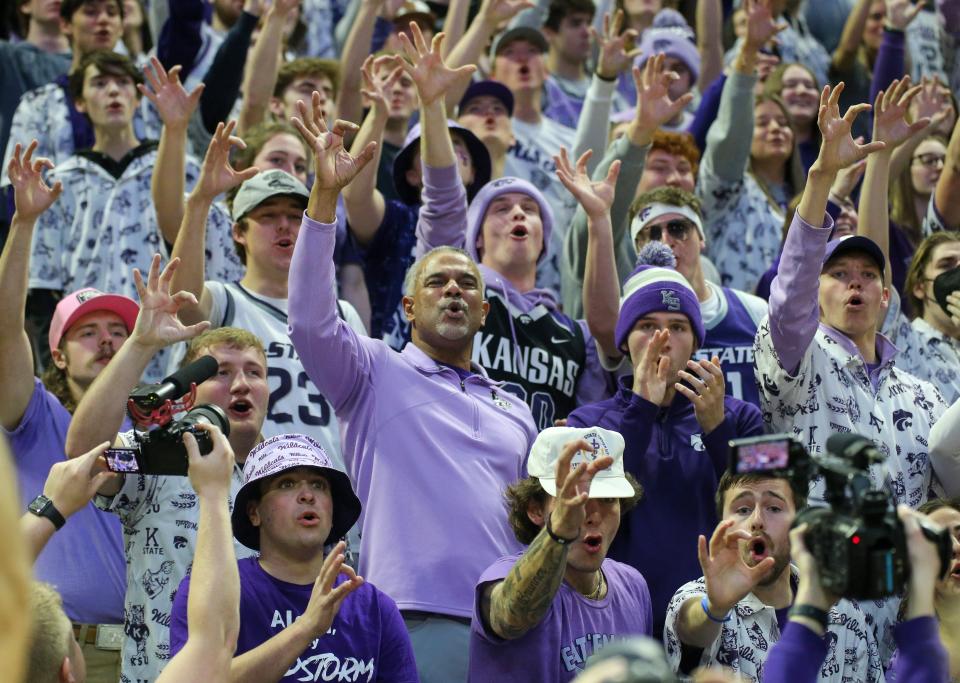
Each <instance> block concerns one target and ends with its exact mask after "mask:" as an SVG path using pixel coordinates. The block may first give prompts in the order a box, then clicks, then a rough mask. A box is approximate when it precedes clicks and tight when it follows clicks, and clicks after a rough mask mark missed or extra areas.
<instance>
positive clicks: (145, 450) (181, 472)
mask: <svg viewBox="0 0 960 683" xmlns="http://www.w3.org/2000/svg"><path fill="white" fill-rule="evenodd" d="M218 367H219V364H218V363H217V359H216V358H214V357H213V356H203V357H202V358H198V359H197V360H195V361H194V362H192V363H190V364H189V365H185V366H184V367H182V368H180V369H179V370H178V371H177V372H175V373H173V374H172V375H170V376H169V377H167V378H166V379H164V380H163V381H162V382H160V383H158V384H144V385H141V386H139V387H137V388H136V389H134V390H133V392H132V393H131V394H130V397H129V399H128V400H127V410H128V412H129V413H130V417H131V418H132V419H133V421H134V424H135V425H140V426H145V427H147V429H143V430H138V429H134V432H133V436H134V439H136V442H137V446H136V448H108V449H107V450H106V451H105V452H104V454H103V455H104V458H105V459H106V461H107V467H108V468H109V469H110V470H111V471H113V472H123V473H127V474H129V473H138V474H164V475H175V476H186V474H187V464H188V458H187V449H186V446H184V445H183V435H184V434H186V433H187V432H190V433H191V434H193V436H194V438H195V439H196V440H197V447H198V449H199V450H200V454H201V455H206V454H207V453H209V452H210V451H211V450H213V441H212V440H211V438H210V435H209V434H208V433H207V432H206V431H205V430H203V429H200V428H198V426H197V425H200V424H211V425H215V426H217V427H219V428H220V431H222V432H223V433H224V435H229V434H230V421H229V420H228V419H227V415H226V413H224V412H223V410H222V409H221V408H220V407H219V406H215V405H213V404H212V403H203V404H201V405H194V403H195V401H196V398H197V385H198V384H200V383H202V382H204V381H206V380H208V379H209V378H211V377H213V376H214V375H215V374H216V372H217V368H218ZM178 413H186V414H185V415H184V416H183V417H181V418H180V419H179V420H175V419H173V416H174V415H176V414H178ZM149 427H154V429H149Z"/></svg>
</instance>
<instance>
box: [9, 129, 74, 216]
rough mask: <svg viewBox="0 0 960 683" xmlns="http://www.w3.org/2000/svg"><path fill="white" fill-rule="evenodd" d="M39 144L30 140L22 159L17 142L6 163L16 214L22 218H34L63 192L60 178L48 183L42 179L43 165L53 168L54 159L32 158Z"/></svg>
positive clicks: (20, 148)
mask: <svg viewBox="0 0 960 683" xmlns="http://www.w3.org/2000/svg"><path fill="white" fill-rule="evenodd" d="M38 144H39V143H38V142H37V141H36V140H33V141H32V142H31V143H30V146H29V147H27V152H26V154H24V155H23V159H21V158H20V152H21V151H22V149H23V148H22V146H21V145H20V143H19V142H18V143H17V144H16V146H15V147H14V148H13V157H12V158H11V159H10V163H9V164H7V175H8V177H9V178H10V184H11V185H12V186H13V203H14V206H15V207H16V213H15V216H16V217H17V218H22V219H23V220H25V221H35V220H37V217H39V216H40V214H42V213H43V212H44V211H46V210H47V209H49V208H50V206H51V205H52V204H53V203H54V202H55V201H57V197H59V196H60V193H61V192H63V183H61V182H60V181H59V180H58V181H57V182H55V183H54V184H53V187H50V186H49V185H47V182H46V181H45V180H44V179H43V169H45V168H47V169H49V168H53V162H52V161H50V160H49V159H46V158H40V159H36V160H34V158H33V153H34V152H35V151H36V149H37V145H38Z"/></svg>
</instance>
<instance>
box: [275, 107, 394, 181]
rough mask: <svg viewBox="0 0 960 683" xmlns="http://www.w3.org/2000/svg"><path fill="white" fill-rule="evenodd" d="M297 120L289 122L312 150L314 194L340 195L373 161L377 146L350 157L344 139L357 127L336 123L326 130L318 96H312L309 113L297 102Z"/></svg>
mask: <svg viewBox="0 0 960 683" xmlns="http://www.w3.org/2000/svg"><path fill="white" fill-rule="evenodd" d="M297 110H298V111H299V112H300V116H299V117H297V116H294V117H292V118H291V119H290V122H291V123H292V124H293V125H294V126H295V127H296V129H297V130H298V131H300V135H301V136H302V137H303V139H304V141H305V142H306V143H307V145H308V146H309V147H310V149H311V150H313V155H314V157H315V162H314V163H315V176H316V177H315V179H314V181H313V189H314V191H331V192H339V191H340V190H342V189H343V188H344V187H346V186H347V185H348V184H349V183H350V181H351V180H353V179H354V178H355V177H356V175H357V174H358V173H359V172H360V169H362V168H363V167H364V166H366V165H367V164H368V163H370V160H371V159H373V152H374V150H375V149H376V148H377V143H376V142H370V143H368V144H367V146H366V147H364V148H363V150H362V151H361V152H360V154H358V155H357V156H353V155H352V154H350V152H348V151H347V150H345V149H344V148H343V136H344V135H346V133H347V131H356V130H357V129H358V128H359V126H357V124H355V123H350V122H349V121H343V120H342V119H337V121H336V122H335V123H334V124H333V130H328V129H327V124H326V122H325V121H324V120H323V115H322V113H321V112H320V93H318V92H314V93H313V102H312V107H311V109H310V110H309V112H308V110H307V105H306V104H305V103H304V102H303V100H300V101H299V102H297Z"/></svg>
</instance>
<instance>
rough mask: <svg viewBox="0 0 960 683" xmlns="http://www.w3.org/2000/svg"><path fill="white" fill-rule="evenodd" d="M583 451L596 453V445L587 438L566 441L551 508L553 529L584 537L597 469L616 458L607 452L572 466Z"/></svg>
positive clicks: (561, 454)
mask: <svg viewBox="0 0 960 683" xmlns="http://www.w3.org/2000/svg"><path fill="white" fill-rule="evenodd" d="M579 451H587V452H588V453H593V446H591V445H590V444H589V443H587V442H586V441H584V440H583V439H577V440H576V441H571V442H570V443H568V444H566V445H565V446H564V447H563V451H562V452H561V453H560V457H559V458H557V480H556V481H557V495H556V497H555V502H554V506H553V510H552V511H551V512H550V529H551V530H552V531H553V533H555V534H556V535H557V536H560V537H561V538H571V539H572V538H579V537H580V527H581V526H582V525H583V521H584V520H585V519H586V518H587V511H586V504H587V500H588V499H589V498H590V482H592V481H593V477H594V476H595V475H596V473H597V472H599V471H600V470H602V469H606V468H607V467H610V465H612V464H613V458H611V457H610V456H609V455H605V456H602V457H599V458H597V459H596V460H593V461H591V462H589V463H587V464H585V465H581V466H580V467H576V468H573V469H571V468H570V463H571V462H572V461H573V456H575V455H576V454H577V453H578V452H579Z"/></svg>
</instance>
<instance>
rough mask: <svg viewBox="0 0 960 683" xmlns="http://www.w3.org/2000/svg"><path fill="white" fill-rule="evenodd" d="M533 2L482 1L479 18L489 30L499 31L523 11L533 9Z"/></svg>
mask: <svg viewBox="0 0 960 683" xmlns="http://www.w3.org/2000/svg"><path fill="white" fill-rule="evenodd" d="M534 5H535V3H534V2H533V0H484V2H483V4H482V5H481V6H480V16H481V17H482V18H483V21H484V23H486V24H487V26H489V27H490V28H491V29H499V28H500V27H501V26H503V25H504V24H506V23H507V22H508V21H510V20H511V19H513V18H514V17H515V16H517V15H518V14H520V12H522V11H523V10H525V9H530V8H531V7H534Z"/></svg>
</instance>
